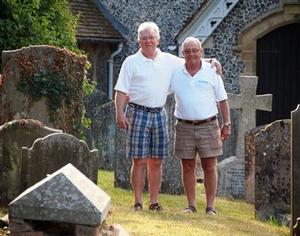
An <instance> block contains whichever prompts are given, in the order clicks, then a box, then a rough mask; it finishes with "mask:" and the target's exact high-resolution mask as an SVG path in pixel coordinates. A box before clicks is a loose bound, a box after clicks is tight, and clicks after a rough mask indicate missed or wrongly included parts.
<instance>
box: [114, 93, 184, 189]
mask: <svg viewBox="0 0 300 236" xmlns="http://www.w3.org/2000/svg"><path fill="white" fill-rule="evenodd" d="M174 107H175V103H174V97H173V96H169V98H168V99H167V104H166V109H167V113H168V124H169V137H170V140H169V156H168V157H167V158H166V159H165V160H164V161H163V171H162V172H163V175H162V183H161V192H162V193H169V194H181V193H183V186H182V182H181V170H180V160H179V159H178V158H176V157H174V155H173V144H174V125H175V118H174V115H173V113H174ZM125 138H126V133H125V131H122V130H120V129H118V130H117V132H116V149H115V153H116V168H115V186H116V187H122V188H126V189H129V188H130V187H131V186H130V170H131V159H130V158H127V157H126V150H125Z"/></svg>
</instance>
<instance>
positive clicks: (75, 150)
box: [21, 133, 99, 190]
mask: <svg viewBox="0 0 300 236" xmlns="http://www.w3.org/2000/svg"><path fill="white" fill-rule="evenodd" d="M68 163H71V164H73V165H74V166H75V167H76V168H78V169H79V170H80V171H81V172H82V173H83V174H84V175H86V176H87V177H88V178H89V179H91V180H92V181H93V182H94V183H97V176H98V166H99V158H98V151H97V150H95V149H94V150H91V151H90V150H89V148H88V146H87V144H86V143H85V142H84V141H82V140H79V139H77V138H76V137H74V136H72V135H70V134H65V133H62V134H50V135H48V136H46V137H44V138H39V139H37V140H36V141H35V142H34V143H33V145H32V147H31V148H28V147H23V148H22V172H21V180H22V181H21V183H22V187H23V190H25V189H26V188H28V187H30V186H32V185H33V184H35V183H37V182H38V181H40V180H41V179H43V178H45V177H46V176H47V174H50V173H53V172H55V171H56V170H58V169H60V168H61V167H63V166H64V165H66V164H68Z"/></svg>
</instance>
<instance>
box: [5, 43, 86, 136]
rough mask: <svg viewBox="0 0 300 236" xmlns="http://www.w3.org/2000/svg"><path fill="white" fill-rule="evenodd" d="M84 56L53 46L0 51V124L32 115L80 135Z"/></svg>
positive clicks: (47, 123)
mask: <svg viewBox="0 0 300 236" xmlns="http://www.w3.org/2000/svg"><path fill="white" fill-rule="evenodd" d="M85 65H86V57H85V56H79V55H76V54H74V53H72V52H71V51H68V50H67V49H60V48H56V47H52V46H45V45H44V46H30V47H25V48H21V49H18V50H13V51H3V52H2V68H3V74H2V77H3V79H2V81H3V85H2V86H1V100H0V124H3V123H5V122H7V121H10V120H14V119H20V118H31V119H36V120H40V121H41V122H43V123H44V124H45V125H47V126H49V127H53V128H58V129H61V130H63V131H64V132H66V133H70V134H73V135H75V136H77V137H79V134H80V130H79V129H80V127H81V118H82V112H83V103H82V101H83V90H82V85H83V79H84V76H85Z"/></svg>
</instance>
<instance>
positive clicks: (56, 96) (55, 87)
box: [18, 73, 80, 118]
mask: <svg viewBox="0 0 300 236" xmlns="http://www.w3.org/2000/svg"><path fill="white" fill-rule="evenodd" d="M64 78H67V75H64V74H60V73H52V74H46V75H41V74H36V75H34V76H32V77H22V78H21V79H20V82H19V84H18V90H19V91H21V92H23V93H24V94H27V95H29V96H30V97H31V98H32V100H33V101H38V100H40V99H41V98H42V97H46V98H47V99H48V100H47V101H48V106H49V111H50V113H51V114H50V118H53V115H54V113H55V111H56V110H57V109H59V108H60V107H61V106H62V102H63V101H64V103H65V104H66V105H71V101H72V100H73V99H76V97H77V96H78V93H79V92H80V91H76V87H74V86H71V84H70V83H68V82H67V80H65V79H64ZM77 90H78V89H77Z"/></svg>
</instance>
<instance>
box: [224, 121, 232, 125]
mask: <svg viewBox="0 0 300 236" xmlns="http://www.w3.org/2000/svg"><path fill="white" fill-rule="evenodd" d="M223 125H224V126H231V122H230V121H227V122H224V123H223Z"/></svg>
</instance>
